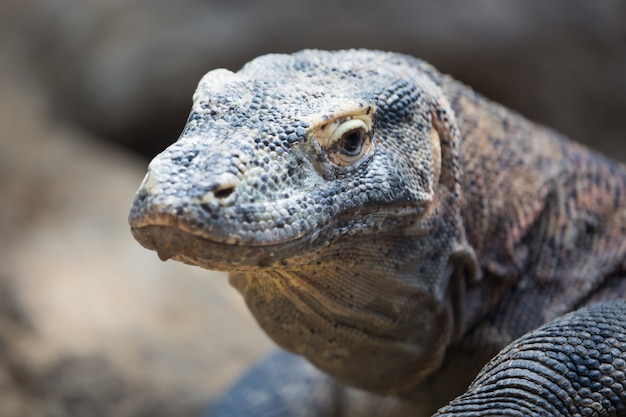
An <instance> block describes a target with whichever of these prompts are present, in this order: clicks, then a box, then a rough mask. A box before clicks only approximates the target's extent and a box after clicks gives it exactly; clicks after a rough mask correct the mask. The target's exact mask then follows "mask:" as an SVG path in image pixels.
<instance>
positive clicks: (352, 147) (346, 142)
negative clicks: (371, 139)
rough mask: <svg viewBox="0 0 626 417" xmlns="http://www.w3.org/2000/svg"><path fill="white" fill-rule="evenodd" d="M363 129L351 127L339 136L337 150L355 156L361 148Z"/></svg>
mask: <svg viewBox="0 0 626 417" xmlns="http://www.w3.org/2000/svg"><path fill="white" fill-rule="evenodd" d="M364 142H365V131H364V130H363V129H361V128H357V129H352V130H350V131H348V132H346V133H344V134H343V135H342V136H341V139H340V140H339V150H340V151H341V152H344V153H345V154H346V155H348V156H357V155H359V154H360V153H361V150H362V149H363V143H364Z"/></svg>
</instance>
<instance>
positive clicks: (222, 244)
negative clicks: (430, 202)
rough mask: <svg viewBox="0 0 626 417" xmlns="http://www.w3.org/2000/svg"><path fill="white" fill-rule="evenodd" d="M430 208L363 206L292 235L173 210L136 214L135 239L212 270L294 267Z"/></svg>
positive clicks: (394, 226) (161, 252)
mask: <svg viewBox="0 0 626 417" xmlns="http://www.w3.org/2000/svg"><path fill="white" fill-rule="evenodd" d="M424 211H425V209H424V208H423V207H420V206H408V207H396V206H393V207H391V206H390V207H381V206H377V207H369V208H366V209H363V208H362V209H361V210H359V212H358V213H355V212H354V211H352V212H350V213H349V214H348V213H346V215H344V216H341V215H339V216H337V217H335V218H331V219H327V221H326V222H323V223H320V222H315V224H313V225H311V224H307V225H306V226H308V227H305V226H304V225H301V226H300V227H296V226H294V225H292V227H290V229H289V230H290V231H291V233H285V230H286V229H282V228H276V227H269V224H268V227H267V228H266V229H265V230H263V231H261V232H259V233H248V234H246V233H244V231H242V230H237V229H236V228H235V227H232V228H231V227H218V226H219V222H206V223H204V222H203V223H202V224H201V225H197V224H187V221H186V219H185V217H184V216H180V217H179V216H176V215H174V214H173V213H170V214H166V213H152V214H148V215H145V213H144V215H139V216H132V215H131V217H130V219H129V220H130V225H131V232H132V234H133V236H134V238H135V239H136V240H137V241H138V242H139V243H140V244H141V245H142V246H144V247H145V248H147V249H150V250H154V251H156V252H157V254H158V255H159V258H160V259H161V260H167V259H174V260H177V261H180V262H184V263H187V264H190V265H196V266H200V267H203V268H206V269H211V270H219V271H234V270H245V269H248V268H251V267H271V266H272V265H275V264H276V263H277V262H282V266H283V267H284V266H285V262H286V261H289V264H290V265H294V264H298V263H307V259H305V258H307V255H308V256H315V254H316V253H317V251H318V250H320V249H322V248H323V247H326V246H329V245H330V244H331V243H332V242H333V241H335V239H338V238H341V237H342V236H349V235H354V234H357V233H365V234H368V233H369V234H373V233H380V232H385V231H389V230H392V229H397V228H398V223H401V224H403V225H406V223H407V221H408V222H411V223H414V222H415V221H416V219H419V218H420V217H421V215H423V214H424ZM390 219H394V220H395V221H391V220H390ZM411 219H413V220H411ZM224 223H225V222H223V224H222V226H224ZM199 226H202V227H199ZM231 229H232V230H231Z"/></svg>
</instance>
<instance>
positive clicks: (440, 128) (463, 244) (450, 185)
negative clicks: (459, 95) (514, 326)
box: [430, 102, 482, 284]
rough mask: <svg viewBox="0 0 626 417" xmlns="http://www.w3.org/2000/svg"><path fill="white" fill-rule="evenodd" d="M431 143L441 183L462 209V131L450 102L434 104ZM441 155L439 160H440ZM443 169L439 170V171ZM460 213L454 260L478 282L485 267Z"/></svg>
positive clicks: (470, 280)
mask: <svg viewBox="0 0 626 417" xmlns="http://www.w3.org/2000/svg"><path fill="white" fill-rule="evenodd" d="M430 110H431V123H432V130H431V142H432V147H433V154H434V155H435V154H438V155H435V158H434V161H435V174H436V177H435V178H436V179H438V180H439V182H438V184H440V185H442V186H443V187H444V188H445V189H447V191H448V192H449V193H450V195H449V197H451V198H452V199H453V201H455V204H456V206H457V208H458V209H459V210H460V204H461V198H462V197H461V175H462V172H461V169H462V167H461V156H460V148H461V143H462V138H461V133H460V131H459V128H458V126H457V125H456V122H455V120H454V117H453V116H451V114H453V113H452V110H451V109H450V107H449V104H448V103H447V102H445V103H440V102H437V103H435V104H432V105H431V109H430ZM437 158H439V160H437ZM438 170H439V172H437V171H438ZM457 216H458V219H457V220H458V225H459V226H458V227H459V229H460V230H458V238H457V243H456V247H455V248H454V249H453V252H452V254H451V256H450V259H451V261H452V262H453V264H454V265H455V266H456V267H455V268H457V269H458V271H457V273H458V274H460V276H462V277H463V278H464V279H463V281H464V282H465V284H472V283H476V282H478V281H480V280H481V278H482V276H481V268H480V266H479V264H478V258H477V256H476V253H475V252H474V249H473V248H472V247H471V246H470V244H469V243H468V242H467V240H466V237H465V230H464V229H463V221H462V220H461V214H460V212H458V213H457Z"/></svg>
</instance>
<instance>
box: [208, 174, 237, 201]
mask: <svg viewBox="0 0 626 417" xmlns="http://www.w3.org/2000/svg"><path fill="white" fill-rule="evenodd" d="M238 183H239V179H238V178H237V177H236V176H234V175H232V174H230V173H224V174H222V175H220V176H218V177H217V178H215V179H214V183H213V185H211V186H209V188H208V191H211V193H212V194H213V196H214V197H215V198H217V199H218V200H224V199H226V198H228V197H229V196H230V195H231V194H232V193H233V192H235V189H236V188H237V184H238Z"/></svg>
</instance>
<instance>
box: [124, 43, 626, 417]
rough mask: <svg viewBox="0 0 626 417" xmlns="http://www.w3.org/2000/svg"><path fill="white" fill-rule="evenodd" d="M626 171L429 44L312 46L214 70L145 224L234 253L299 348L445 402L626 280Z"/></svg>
mask: <svg viewBox="0 0 626 417" xmlns="http://www.w3.org/2000/svg"><path fill="white" fill-rule="evenodd" d="M625 183H626V170H625V169H624V167H623V166H622V165H620V164H618V163H616V162H613V161H611V160H609V159H607V158H605V157H603V156H600V155H598V154H595V153H593V152H591V151H588V150H586V149H584V148H582V147H581V146H579V145H576V144H574V143H572V142H570V141H569V140H567V139H566V138H563V137H561V136H560V135H558V134H557V133H555V132H553V131H551V130H549V129H546V128H543V127H540V126H537V125H534V124H532V123H531V122H528V121H526V120H525V119H523V118H522V117H521V116H519V115H517V114H515V113H513V112H511V111H509V110H507V109H505V108H503V107H501V106H499V105H497V104H495V103H492V102H490V101H488V100H486V99H485V98H483V97H481V96H480V95H478V94H476V93H474V92H473V91H472V90H470V89H469V88H467V87H465V86H464V85H462V84H461V83H458V82H457V81H454V80H453V79H452V78H450V77H447V76H444V75H441V74H440V73H438V72H437V71H436V70H435V69H434V68H433V67H431V66H429V65H428V64H426V63H424V62H422V61H419V60H416V59H414V58H411V57H408V56H404V55H399V54H391V53H383V52H378V51H338V52H324V51H302V52H300V53H297V54H293V55H267V56H263V57H260V58H257V59H256V60H254V61H252V62H251V63H249V64H247V65H246V66H245V67H244V68H243V69H242V70H240V71H239V72H237V73H232V72H230V71H226V70H215V71H212V72H209V73H208V74H207V75H206V76H205V77H204V78H203V80H202V81H201V82H200V84H199V87H198V89H197V91H196V94H195V96H194V104H193V108H192V111H191V115H190V117H189V119H188V122H187V125H186V127H185V130H184V131H183V133H182V135H181V138H180V139H179V141H177V142H176V143H175V144H173V145H172V146H170V147H169V148H168V149H167V150H165V151H164V152H163V153H161V154H160V155H159V156H157V157H156V158H155V159H154V160H153V162H152V163H151V165H150V168H149V172H148V174H147V176H146V178H145V179H144V182H143V183H142V185H141V187H140V189H139V191H138V193H137V196H136V198H135V201H134V203H133V207H132V208H131V213H130V223H131V226H132V231H133V235H134V236H135V237H136V238H137V239H138V240H139V242H140V243H142V244H143V245H144V246H146V247H148V248H150V249H155V250H156V251H157V252H158V253H159V256H160V257H161V258H162V259H168V258H173V259H176V260H179V261H183V262H186V263H190V264H193V265H199V266H201V267H205V268H209V269H218V270H226V271H230V281H231V283H232V284H233V285H234V286H235V287H236V288H237V289H238V290H239V291H240V292H241V293H242V294H243V296H244V298H245V300H246V302H247V304H248V306H249V308H250V310H251V311H252V313H253V315H254V316H255V318H256V319H257V321H258V322H259V324H260V325H261V326H262V327H263V328H264V330H265V331H266V332H267V333H268V334H269V335H270V336H271V337H272V338H273V339H274V340H275V341H276V342H277V343H278V344H279V345H280V346H282V347H283V348H285V349H287V350H289V351H292V352H295V353H298V354H300V355H303V356H304V357H306V358H307V359H308V360H309V361H310V362H311V363H313V364H314V365H315V366H316V367H317V368H319V369H321V370H322V371H324V372H326V373H328V374H330V375H332V376H333V377H335V378H336V379H337V380H339V381H341V383H343V384H347V385H350V386H355V387H358V388H362V389H365V390H367V391H370V392H373V393H376V394H379V395H393V396H399V397H402V398H404V399H406V400H409V401H412V402H415V403H422V404H427V406H425V407H424V409H425V411H424V412H425V413H431V412H433V411H434V410H435V409H436V408H438V407H439V406H441V405H443V404H445V402H447V401H449V400H450V399H451V398H452V397H453V396H456V395H459V394H461V392H463V391H464V390H465V389H466V388H467V386H468V385H469V383H470V382H471V380H472V379H473V378H474V377H475V376H476V374H477V373H478V372H479V370H480V368H481V367H482V366H483V365H484V364H485V363H486V362H487V360H488V359H489V358H490V357H492V356H494V355H495V354H496V353H497V352H498V351H500V349H502V348H503V347H504V346H506V345H508V344H509V343H511V342H512V341H513V340H515V339H517V338H519V337H521V336H523V335H524V334H526V333H527V332H529V331H531V330H533V329H536V328H537V327H539V326H540V325H542V324H544V323H546V322H549V321H551V320H553V319H556V318H558V317H560V316H562V315H564V314H565V313H568V312H571V311H574V310H576V309H578V308H580V307H582V306H585V305H588V304H592V303H594V302H598V301H606V300H610V299H624V298H625V295H626V281H625V280H624V279H623V277H624V256H625V253H626V240H625V239H624V236H625V235H626V233H625V227H626V196H625V194H624V190H625ZM296 401H297V400H296ZM424 415H427V414H424Z"/></svg>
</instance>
